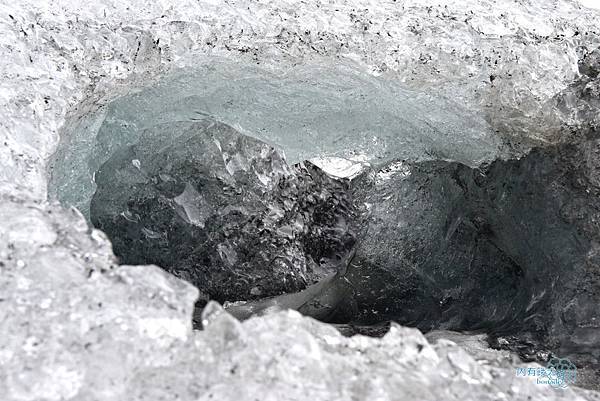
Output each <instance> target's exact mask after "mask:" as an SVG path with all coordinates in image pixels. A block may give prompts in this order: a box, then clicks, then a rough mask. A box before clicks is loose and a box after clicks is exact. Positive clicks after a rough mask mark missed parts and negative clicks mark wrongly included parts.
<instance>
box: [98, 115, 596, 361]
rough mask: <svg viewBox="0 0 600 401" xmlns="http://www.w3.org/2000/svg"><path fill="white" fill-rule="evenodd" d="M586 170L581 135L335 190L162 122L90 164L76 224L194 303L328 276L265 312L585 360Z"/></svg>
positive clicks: (589, 208)
mask: <svg viewBox="0 0 600 401" xmlns="http://www.w3.org/2000/svg"><path fill="white" fill-rule="evenodd" d="M598 160H600V141H599V140H598V139H597V135H596V134H594V131H593V130H592V131H589V135H588V137H587V138H584V139H582V140H580V141H579V142H578V144H570V145H558V146H552V147H547V148H544V149H535V150H534V151H532V152H531V153H530V154H529V155H527V156H525V157H523V158H521V159H520V160H508V161H502V160H498V161H495V162H493V163H491V164H490V165H489V166H482V167H481V168H479V169H473V168H470V167H467V166H465V165H463V164H460V163H455V162H445V161H426V162H416V163H402V162H394V163H391V164H389V165H386V166H384V167H383V168H379V169H372V170H369V171H365V172H364V173H363V174H362V175H361V176H359V177H357V178H355V179H354V180H352V181H351V182H350V183H348V182H345V181H341V180H335V179H332V178H330V177H329V176H327V175H326V174H324V173H323V172H322V171H321V170H320V169H318V168H316V167H315V166H313V165H311V164H310V163H305V164H300V165H298V166H294V167H289V166H287V164H286V163H285V161H284V160H283V158H282V157H281V156H280V154H279V153H278V152H277V151H275V150H274V149H273V148H271V147H270V146H268V145H266V144H264V143H262V142H260V141H257V140H255V139H252V138H249V137H246V136H243V135H241V134H239V133H238V132H236V131H235V130H233V129H232V128H231V127H228V126H226V125H224V124H220V123H215V122H211V121H204V122H201V123H193V124H192V123H177V124H170V125H169V124H165V125H162V126H157V127H154V128H153V129H151V130H149V131H147V132H145V133H144V135H142V139H141V140H140V141H139V142H138V143H137V144H136V145H133V146H130V147H127V148H124V149H122V150H121V151H120V152H118V153H116V154H115V155H113V156H112V157H111V159H110V160H108V161H107V162H106V163H105V164H104V165H103V166H102V168H101V170H100V171H99V172H98V173H97V174H96V181H97V184H98V190H97V191H96V194H95V195H94V198H93V201H92V206H91V215H92V221H93V222H94V224H95V225H96V226H97V227H99V228H101V229H103V230H104V231H105V232H106V233H107V234H108V235H109V237H110V238H111V240H112V242H113V246H114V249H115V253H116V254H117V255H118V256H120V257H121V259H122V261H123V262H124V263H129V264H141V263H155V264H158V265H160V266H162V267H163V268H165V269H166V270H168V271H170V272H173V273H174V274H176V275H177V276H179V277H182V278H184V279H186V280H188V281H190V282H191V283H193V284H195V285H196V286H197V287H198V288H199V289H200V290H201V291H203V293H204V294H205V295H206V297H211V298H215V299H217V300H220V301H224V300H240V299H244V300H259V299H263V298H266V297H269V296H273V295H279V294H282V293H290V292H297V291H299V290H301V289H304V288H306V287H307V286H309V285H311V284H313V283H315V282H316V281H318V280H321V279H323V278H324V277H328V278H327V280H324V281H322V283H321V284H320V285H319V286H314V287H311V290H310V291H306V292H304V293H303V294H307V295H306V296H310V297H311V298H312V299H303V298H302V297H303V296H304V295H302V294H300V295H298V296H294V297H291V298H290V297H287V298H286V297H282V298H280V301H281V302H271V301H267V303H266V304H271V303H272V304H279V305H283V306H286V305H287V304H286V303H290V302H292V301H293V304H294V305H292V306H293V307H297V308H298V309H300V310H302V311H303V312H306V313H309V314H311V315H313V316H316V317H319V318H323V319H325V320H327V321H332V322H338V323H352V324H361V325H364V324H367V325H369V324H376V323H379V322H383V321H387V320H396V321H399V322H401V323H403V324H407V325H412V326H417V327H419V328H421V329H423V330H429V329H434V328H437V329H440V328H441V329H450V330H483V331H486V332H488V333H492V334H493V335H494V336H493V337H494V338H496V339H505V340H507V342H502V344H505V345H507V346H509V347H513V348H515V349H516V350H518V351H519V352H520V353H521V355H523V356H525V357H528V358H539V357H543V355H544V352H555V353H556V354H558V355H560V356H562V357H570V358H572V359H573V360H574V361H578V362H580V363H585V364H590V365H597V364H598V360H599V359H600V354H599V351H598V350H599V349H600V347H599V345H600V313H599V312H598V308H597V305H598V304H599V303H600V269H599V266H600V257H599V256H598V255H600V245H599V244H600V226H599V224H600V223H599V222H600V203H599V202H598V199H599V198H600V162H598ZM355 234H356V235H355ZM355 238H356V248H355V254H354V257H353V258H348V255H349V254H351V249H353V246H354V243H355ZM345 259H351V262H350V263H349V266H348V267H347V269H344V270H343V272H344V274H339V275H337V276H335V277H332V276H331V274H330V273H332V272H334V271H335V269H336V268H337V267H336V264H337V263H338V261H339V260H345ZM338 267H339V266H338ZM261 302H262V301H260V302H257V303H256V304H255V305H256V306H257V309H256V310H259V309H260V305H263V304H265V303H264V302H262V303H261ZM252 305H253V304H252V303H251V304H248V305H247V306H246V309H245V310H248V311H250V312H252V310H254V309H252Z"/></svg>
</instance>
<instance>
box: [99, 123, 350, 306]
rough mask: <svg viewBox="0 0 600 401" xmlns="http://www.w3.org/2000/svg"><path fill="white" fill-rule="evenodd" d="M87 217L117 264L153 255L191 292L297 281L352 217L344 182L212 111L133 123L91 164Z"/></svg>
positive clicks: (345, 244) (327, 254)
mask: <svg viewBox="0 0 600 401" xmlns="http://www.w3.org/2000/svg"><path fill="white" fill-rule="evenodd" d="M95 182H96V184H97V189H96V192H95V193H94V196H93V198H92V201H91V209H90V217H91V221H92V223H93V224H94V226H95V227H97V228H99V229H101V230H102V231H104V232H105V233H107V235H108V236H109V238H110V239H111V242H112V245H113V250H114V252H115V254H116V255H117V256H118V257H119V258H120V261H121V263H124V264H156V265H159V266H161V267H163V268H165V269H166V270H167V271H169V272H171V273H173V274H175V275H176V276H177V277H180V278H183V279H185V280H187V281H188V282H190V283H192V284H194V285H195V286H196V287H197V288H198V289H199V290H200V291H201V293H202V300H203V301H204V302H205V301H206V300H208V299H214V300H218V301H220V302H225V301H239V300H249V299H255V298H259V297H267V296H273V295H279V294H281V293H289V292H295V291H299V290H301V289H304V288H305V287H306V286H308V285H311V284H314V283H315V282H317V281H319V280H320V279H322V278H324V277H325V276H327V275H328V274H330V273H335V272H336V271H337V268H336V266H337V265H338V264H339V261H340V260H342V259H343V258H344V256H345V255H346V254H347V253H348V252H349V250H350V249H351V248H352V247H353V245H354V242H355V239H354V235H355V232H356V231H357V227H356V226H355V224H354V222H353V218H352V216H353V205H352V203H351V198H350V192H349V191H348V188H347V184H345V183H344V182H341V181H338V180H335V179H332V178H330V177H329V176H328V175H326V174H325V173H323V172H322V171H320V170H319V169H318V168H317V167H316V166H313V165H312V164H310V163H308V162H306V163H305V164H299V165H296V166H291V167H290V166H288V165H287V163H286V161H285V159H284V158H283V157H282V156H281V154H280V153H279V152H278V151H277V150H275V149H274V148H272V147H271V146H269V145H267V144H265V143H264V142H261V141H259V140H257V139H253V138H250V137H247V136H245V135H242V134H240V133H238V132H237V131H236V130H234V129H233V128H231V127H230V126H228V125H226V124H223V123H219V122H217V121H215V120H212V119H206V120H202V121H195V122H194V121H190V122H178V123H171V124H168V123H163V124H160V125H157V126H154V127H152V128H149V129H146V130H144V131H143V132H142V133H141V134H140V135H139V140H138V142H136V143H135V144H133V145H130V146H127V147H123V148H120V149H119V150H118V151H117V152H115V154H114V155H113V156H112V157H111V158H110V159H108V160H107V161H106V162H105V163H104V164H103V165H102V166H100V168H99V170H98V172H96V173H95Z"/></svg>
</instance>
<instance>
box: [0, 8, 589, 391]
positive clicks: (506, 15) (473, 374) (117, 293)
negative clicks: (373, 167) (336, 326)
mask: <svg viewBox="0 0 600 401" xmlns="http://www.w3.org/2000/svg"><path fill="white" fill-rule="evenodd" d="M588 3H589V0H588ZM588 5H589V4H588ZM599 20H600V14H598V12H597V11H594V10H592V9H590V8H585V7H582V6H581V5H580V3H577V2H570V1H564V0H550V1H544V0H538V1H533V0H532V1H526V0H518V1H499V2H492V1H486V0H478V1H475V0H468V1H464V2H455V1H449V0H448V1H446V0H443V1H438V2H435V3H429V2H426V1H424V0H411V1H403V2H396V1H392V0H386V1H368V2H359V1H356V0H352V1H350V0H342V1H335V2H334V1H331V2H322V1H303V2H296V1H292V0H289V1H286V0H271V1H249V0H231V1H226V0H223V1H210V0H201V1H192V0H181V1H177V2H175V1H173V2H170V1H166V0H161V1H155V0H129V1H124V0H98V1H78V0H68V1H67V0H58V1H50V0H46V1H43V0H20V1H7V0H3V1H1V2H0V195H1V197H0V219H1V224H0V272H1V274H0V305H1V307H0V334H1V335H0V394H2V399H3V400H6V401H9V400H32V401H34V400H36V401H38V400H63V399H73V400H123V399H127V400H136V399H140V400H141V399H143V400H160V399H165V400H166V399H169V400H171V399H176V398H177V397H176V396H179V399H182V400H199V399H219V400H227V399H231V400H233V399H235V400H242V399H249V400H250V399H256V398H258V399H261V400H268V399H273V400H282V399H290V400H304V399H314V400H345V399H347V400H350V399H381V400H387V399H431V400H440V399H444V400H467V399H473V400H484V399H507V400H508V399H510V400H515V399H524V400H525V399H528V396H530V397H531V399H536V400H543V399H548V400H550V399H565V400H576V399H577V397H576V395H575V394H574V393H573V392H572V390H566V391H564V392H556V391H554V390H552V389H551V388H548V387H545V386H538V385H535V384H533V383H529V382H528V381H526V380H523V379H519V378H516V377H515V375H514V371H513V370H502V369H499V370H494V371H492V370H491V368H489V367H484V366H482V365H481V364H478V363H476V362H475V361H474V360H473V359H472V358H471V357H469V356H468V355H467V354H465V352H464V351H462V350H461V349H460V348H457V347H455V346H453V345H450V344H445V345H438V346H435V347H431V346H430V345H428V344H427V343H426V341H425V340H424V339H423V338H422V336H421V335H420V334H419V333H418V332H416V331H415V330H411V329H405V328H399V327H398V328H394V329H393V330H392V331H391V333H390V334H389V335H387V336H386V337H385V338H384V339H382V340H377V339H368V338H363V337H355V338H352V339H345V338H342V337H340V336H339V335H338V334H337V333H336V332H335V331H334V330H333V329H332V328H330V327H328V326H325V325H322V324H319V323H316V322H314V321H312V320H310V319H308V318H302V317H301V316H299V315H297V314H295V313H291V312H290V313H280V314H274V315H269V316H266V317H261V318H255V319H252V320H250V321H248V322H246V323H243V324H240V323H237V322H236V321H234V320H232V319H231V318H229V317H228V316H227V315H223V314H221V317H218V318H215V319H214V323H211V324H210V325H209V326H208V330H206V331H205V332H201V333H193V332H192V330H191V323H190V320H191V313H192V308H193V301H194V298H195V296H196V294H197V292H196V290H195V289H194V288H193V287H191V286H190V285H188V284H186V283H184V282H181V281H179V280H176V279H174V278H173V277H170V276H168V275H166V274H165V273H164V272H162V271H161V270H160V269H158V268H156V267H141V266H137V267H126V266H125V267H118V268H113V267H112V265H113V264H114V261H113V260H112V259H113V257H112V254H111V251H110V244H109V243H108V242H107V241H106V240H105V239H104V237H103V235H102V234H101V233H99V232H97V231H91V232H90V229H89V228H88V227H87V225H86V223H85V220H84V219H83V218H82V217H81V216H80V215H78V214H77V212H75V211H72V210H68V209H64V208H61V207H59V206H56V205H48V204H47V203H46V202H45V199H46V195H47V185H46V182H47V168H46V166H47V160H48V158H49V157H50V156H51V154H52V153H53V152H54V151H55V150H56V149H57V146H58V144H59V136H60V135H61V134H62V135H63V136H66V135H68V134H69V133H70V132H73V131H76V130H78V129H80V127H79V124H80V123H82V122H83V123H85V124H100V123H101V122H102V113H101V112H99V110H100V111H101V107H102V105H106V104H107V103H108V102H109V101H111V100H113V99H115V98H117V97H119V96H121V95H124V94H126V93H128V92H129V91H130V90H131V88H135V87H140V86H143V85H148V84H149V83H151V82H153V81H155V80H157V79H158V78H159V77H160V76H162V75H163V74H165V73H167V72H168V71H170V70H172V69H174V68H184V67H186V66H191V65H194V60H195V56H197V55H203V56H207V55H219V56H223V57H229V58H232V59H240V60H244V61H245V62H256V63H261V64H262V65H264V66H265V68H282V66H285V65H292V64H295V63H302V62H304V61H306V60H311V59H313V58H317V57H320V58H322V57H325V58H328V59H329V60H330V61H331V63H335V61H336V60H337V59H338V58H347V59H351V60H353V61H354V62H356V63H357V64H359V65H360V66H362V68H363V69H364V70H365V71H366V72H370V73H372V74H375V75H379V76H383V77H386V79H393V80H395V81H397V82H402V83H403V84H404V85H406V88H407V89H411V90H414V89H418V90H420V91H424V92H429V93H431V95H432V96H443V97H446V98H449V99H451V100H452V101H454V102H457V103H459V104H462V105H465V106H466V107H468V108H472V109H473V110H474V111H479V112H481V113H482V116H483V117H484V118H485V120H486V121H487V123H488V124H489V125H490V126H491V127H492V129H494V130H498V131H499V135H500V137H501V138H502V139H503V140H507V141H508V143H509V145H510V146H508V148H509V149H510V150H511V152H514V154H519V153H520V152H522V151H523V150H524V149H526V148H527V146H528V144H530V143H539V142H540V141H541V142H546V141H551V142H552V141H557V140H560V139H561V138H562V136H561V132H562V131H561V129H560V128H561V127H564V126H575V127H576V126H578V125H580V124H581V121H579V120H577V119H576V118H574V117H573V116H572V114H569V111H568V110H559V109H557V106H556V99H557V98H560V97H561V96H562V94H563V93H564V92H565V91H567V92H568V88H569V85H571V84H572V83H573V82H574V81H576V80H577V79H578V78H579V73H578V69H577V63H578V60H579V59H580V58H581V57H582V56H583V54H585V53H586V52H588V51H589V50H591V49H593V48H596V47H598V45H599V43H600V39H599V36H598V26H599V23H598V22H599ZM571 106H573V105H571ZM575 106H576V104H575ZM90 113H95V114H94V115H96V116H98V118H97V119H95V120H94V119H92V120H89V119H86V118H85V116H86V115H88V114H90ZM541 122H543V124H542V123H541ZM450 140H451V138H450ZM217 312H218V310H217ZM217 314H218V313H217Z"/></svg>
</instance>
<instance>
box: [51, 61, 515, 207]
mask: <svg viewBox="0 0 600 401" xmlns="http://www.w3.org/2000/svg"><path fill="white" fill-rule="evenodd" d="M207 117H210V118H214V119H216V120H218V121H221V122H224V123H227V124H229V125H231V126H233V127H235V128H236V129H237V130H239V131H241V132H243V133H245V134H247V135H250V136H253V137H255V138H258V139H261V140H263V141H266V142H268V143H270V144H272V145H273V146H275V147H276V148H278V149H279V150H280V152H281V151H283V152H284V153H285V156H286V158H287V160H288V161H289V162H290V163H297V162H301V161H303V160H306V159H310V158H315V157H319V158H323V157H338V158H344V159H347V160H354V161H361V162H368V163H374V164H380V163H385V162H386V161H389V160H392V159H395V158H403V159H409V160H428V159H448V160H457V161H460V162H463V163H466V164H468V165H474V166H475V165H479V164H481V163H483V162H486V161H491V160H493V159H495V158H497V157H500V156H506V155H507V153H506V152H503V150H502V149H503V147H502V141H501V140H500V138H498V137H497V136H496V135H495V133H494V132H493V130H492V128H491V127H490V126H489V124H488V123H487V122H486V121H485V119H484V118H483V116H482V115H481V114H478V113H476V112H474V111H473V110H471V109H469V108H467V107H465V106H464V105H461V104H458V103H455V102H452V101H450V100H448V99H443V98H440V97H438V96H435V95H431V94H425V93H423V92H419V91H416V90H408V89H404V88H403V87H402V85H401V84H400V83H398V82H395V81H392V80H390V79H387V78H386V77H374V76H372V75H371V74H368V73H366V72H365V71H362V70H361V69H360V68H359V66H358V65H356V63H351V62H348V61H342V60H340V61H336V62H335V64H329V63H328V61H327V59H317V60H312V61H310V62H308V61H307V62H306V63H303V64H301V65H298V66H293V67H287V68H286V69H282V68H281V67H279V68H275V67H274V68H271V69H268V68H265V67H262V66H259V65H256V64H255V63H245V62H243V61H242V62H240V61H239V60H238V61H229V60H226V59H218V58H215V57H213V58H209V59H204V58H199V59H198V60H197V65H195V66H194V67H193V68H188V69H186V70H183V71H175V72H173V73H172V74H170V75H169V76H167V77H166V78H163V79H161V80H160V82H158V83H155V84H153V85H152V86H151V87H149V88H144V89H142V90H140V91H136V92H135V93H132V94H130V95H126V96H123V97H122V98H119V99H117V100H115V101H114V102H112V103H110V104H109V105H107V107H106V108H104V109H102V110H101V111H99V113H96V114H91V115H89V116H86V117H85V120H84V121H91V120H94V121H95V120H96V119H98V121H99V123H98V124H89V125H83V124H80V125H79V128H78V129H77V130H75V131H72V132H68V133H65V135H64V137H63V142H62V144H61V147H60V148H59V151H58V152H57V153H56V154H55V155H54V157H53V162H52V180H51V182H50V188H49V189H50V194H51V196H53V197H57V198H58V199H59V200H60V201H61V202H63V203H66V204H73V205H76V206H77V207H78V208H79V209H80V210H82V211H83V212H84V214H86V215H87V213H88V212H87V211H88V208H89V205H88V203H89V195H88V194H89V193H90V191H93V189H94V177H93V174H94V173H95V171H96V170H97V169H98V167H99V166H100V164H102V163H104V162H105V161H106V160H107V159H108V158H109V157H111V156H112V155H113V154H114V152H115V151H117V150H119V149H120V148H122V147H124V146H128V145H130V144H132V143H137V142H139V141H143V140H144V139H143V136H142V132H144V130H146V129H147V128H151V127H155V126H156V125H158V124H169V123H174V122H182V123H184V122H191V121H198V120H202V119H204V118H207ZM163 135H164V136H165V137H166V138H165V140H168V139H169V138H168V136H169V135H173V134H172V131H165V132H163Z"/></svg>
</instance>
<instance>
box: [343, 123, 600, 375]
mask: <svg viewBox="0 0 600 401" xmlns="http://www.w3.org/2000/svg"><path fill="white" fill-rule="evenodd" d="M591 136H592V137H591V138H588V139H586V140H583V141H580V143H578V144H570V145H559V146H552V147H547V148H544V149H535V150H533V151H532V152H531V153H530V154H529V155H527V156H526V157H523V158H522V159H520V160H509V161H501V160H498V161H495V162H493V163H492V164H491V165H489V166H487V167H482V168H481V169H472V168H469V167H467V166H464V165H462V164H460V163H452V162H443V161H432V162H422V163H412V164H410V165H408V164H402V163H396V164H391V165H390V166H387V167H386V168H385V169H382V170H379V171H377V170H374V171H371V172H366V173H365V174H364V175H363V176H361V177H359V178H358V179H356V180H355V181H354V183H353V191H354V197H355V201H357V202H362V204H363V219H364V221H365V222H366V228H365V231H364V232H363V233H362V234H361V235H360V237H359V239H358V247H357V250H356V256H355V257H354V259H353V261H352V263H351V264H350V266H349V267H348V274H347V275H346V277H345V279H346V280H348V281H350V282H351V283H352V286H353V288H354V297H353V300H352V302H353V303H354V308H355V309H354V310H355V313H354V316H353V321H354V322H356V323H361V324H370V323H375V322H380V321H385V320H388V319H391V320H397V321H400V322H401V323H404V324H407V325H413V326H418V327H420V328H422V329H424V330H428V329H432V328H442V329H452V330H484V331H486V332H489V333H492V334H494V337H495V338H496V339H498V340H499V342H498V345H503V344H504V345H506V346H509V347H512V348H514V349H515V350H517V351H519V353H520V354H521V355H522V356H524V357H526V358H534V359H535V358H539V357H543V352H541V353H540V351H545V352H554V353H556V354H557V355H559V356H562V357H569V358H572V359H573V360H574V361H578V362H581V363H585V364H592V365H594V364H595V365H596V366H598V363H599V361H600V310H599V308H598V305H600V202H599V199H600V140H599V139H598V138H597V135H594V134H592V135H591ZM344 286H347V284H344ZM346 309H347V308H346ZM502 339H504V340H506V341H504V342H503V340H502ZM536 354H537V355H536Z"/></svg>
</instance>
